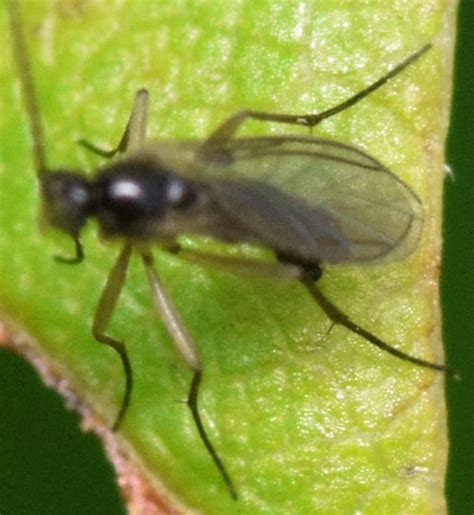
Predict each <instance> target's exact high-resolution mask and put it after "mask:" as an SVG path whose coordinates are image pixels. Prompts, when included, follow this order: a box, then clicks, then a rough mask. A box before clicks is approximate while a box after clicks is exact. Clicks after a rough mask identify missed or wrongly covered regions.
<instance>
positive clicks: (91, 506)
mask: <svg viewBox="0 0 474 515" xmlns="http://www.w3.org/2000/svg"><path fill="white" fill-rule="evenodd" d="M473 97H474V1H473V0H464V1H462V2H461V5H460V10H459V32H458V46H457V52H456V71H455V90H454V104H453V110H452V122H451V129H450V135H449V139H448V154H447V162H448V163H449V165H450V166H451V167H452V169H453V172H454V181H453V180H450V179H449V178H448V179H447V180H446V184H445V208H444V209H445V210H444V256H443V275H442V304H443V312H444V341H445V346H446V360H447V363H449V365H450V366H452V367H453V368H455V369H457V370H458V371H459V372H460V374H461V377H462V381H460V382H454V381H448V382H447V399H448V409H449V430H450V460H449V469H448V478H447V487H446V488H447V497H448V504H449V508H450V513H451V515H464V514H466V515H467V514H472V513H474V372H473V369H474V272H473V269H474V243H473V240H474V229H473V224H474V131H473V130H472V127H474V124H473V123H472V122H473V120H474V98H473ZM470 128H471V130H470ZM6 414H8V415H6ZM0 513H1V514H2V515H22V514H25V515H26V514H28V515H30V514H31V513H35V514H36V515H42V514H45V515H51V514H55V513H61V514H62V515H68V514H71V515H76V514H79V513H87V514H88V515H94V514H100V515H103V514H105V513H106V514H110V515H115V514H121V513H124V511H123V508H122V507H121V502H120V498H119V494H118V491H117V487H116V486H115V483H114V479H113V471H112V468H111V466H110V465H109V464H108V462H107V461H106V460H105V457H104V454H103V451H102V449H101V447H100V445H99V443H98V441H97V440H96V438H95V437H94V436H92V435H87V434H83V433H81V432H80V431H79V429H78V423H77V417H76V415H75V414H73V413H71V412H69V411H66V410H65V409H64V407H63V401H62V399H60V398H59V397H58V396H57V395H56V394H55V393H54V392H53V391H51V390H48V389H46V388H44V387H43V386H42V384H41V383H40V382H39V379H38V378H37V375H36V373H35V372H34V371H33V370H32V369H31V367H30V366H29V365H28V364H26V363H25V362H24V361H23V360H21V359H20V358H19V357H17V356H15V355H14V354H11V353H9V352H6V351H0Z"/></svg>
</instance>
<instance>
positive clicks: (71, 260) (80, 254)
mask: <svg viewBox="0 0 474 515" xmlns="http://www.w3.org/2000/svg"><path fill="white" fill-rule="evenodd" d="M72 239H73V241H74V249H75V252H76V255H75V256H74V257H64V256H58V255H56V256H53V257H54V261H56V262H57V263H62V264H63V265H78V264H79V263H82V261H83V260H84V249H83V248H82V242H81V239H80V238H79V235H78V234H73V235H72Z"/></svg>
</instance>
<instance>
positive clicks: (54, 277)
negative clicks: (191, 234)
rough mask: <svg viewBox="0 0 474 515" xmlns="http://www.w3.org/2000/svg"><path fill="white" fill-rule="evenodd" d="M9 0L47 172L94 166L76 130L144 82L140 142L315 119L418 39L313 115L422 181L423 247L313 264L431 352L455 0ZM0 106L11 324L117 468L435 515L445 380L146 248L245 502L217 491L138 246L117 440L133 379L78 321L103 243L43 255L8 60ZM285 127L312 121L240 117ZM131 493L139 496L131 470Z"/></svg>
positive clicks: (315, 502)
mask: <svg viewBox="0 0 474 515" xmlns="http://www.w3.org/2000/svg"><path fill="white" fill-rule="evenodd" d="M24 4H25V5H24V8H23V10H24V22H25V28H26V33H27V37H28V41H29V46H30V51H31V55H32V60H33V63H34V64H33V67H34V72H35V77H36V82H37V84H38V89H39V95H40V104H41V110H42V113H43V115H44V119H45V127H46V133H47V141H48V157H49V161H50V165H51V166H52V167H59V166H65V167H68V168H73V169H76V168H77V169H86V170H87V171H88V172H89V173H92V170H93V169H94V167H96V166H97V165H99V164H100V163H101V162H102V161H101V160H100V159H98V158H96V157H94V156H91V155H89V154H87V153H86V152H85V151H84V150H83V149H81V148H79V147H78V146H77V145H76V144H75V141H76V140H77V139H78V138H81V137H85V138H87V139H88V140H91V141H93V142H94V143H97V144H99V145H101V146H105V147H112V146H113V145H115V144H116V143H117V142H118V140H119V139H120V137H121V133H122V131H123V129H124V126H125V123H126V121H127V118H128V114H129V111H130V108H131V104H132V100H133V95H134V92H135V91H136V90H137V89H139V88H141V87H147V88H148V89H149V90H150V92H151V95H152V96H151V106H150V107H151V120H150V127H149V134H150V135H151V136H152V137H153V138H155V137H156V138H158V137H160V138H187V137H200V138H204V137H205V136H206V135H207V134H209V133H210V131H211V130H212V129H213V128H215V127H216V126H217V125H218V123H219V122H220V121H222V120H223V119H224V118H225V117H226V116H228V115H230V114H231V113H232V112H234V111H236V110H238V109H240V108H242V107H251V108H253V109H259V110H267V111H277V112H291V113H306V112H317V111H321V110H324V109H326V108H328V107H330V106H332V105H334V104H336V103H338V102H340V101H341V100H343V99H345V98H347V97H348V96H350V95H351V94H353V93H355V92H357V91H359V90H360V89H362V88H363V87H364V86H366V85H367V84H369V83H370V82H372V81H373V80H375V79H377V78H378V77H379V76H381V75H382V74H383V73H384V72H386V71H387V70H388V69H390V68H391V67H393V66H394V65H396V64H398V63H399V62H400V61H402V60H403V59H404V58H406V57H407V56H408V55H409V54H410V53H412V52H413V51H415V50H417V49H419V48H420V47H421V46H423V45H424V44H426V43H427V42H429V41H432V42H433V44H434V49H433V50H432V51H431V52H430V53H429V54H427V55H426V56H424V57H423V58H422V59H421V60H420V61H419V62H417V63H416V64H414V65H413V66H411V67H410V68H409V69H407V70H406V71H405V72H404V73H402V74H401V75H400V76H398V77H397V78H396V79H394V80H393V81H391V82H390V83H388V84H387V85H386V86H384V88H383V89H382V90H380V91H379V92H377V93H375V94H374V95H373V96H371V97H369V98H367V99H366V100H364V101H363V102H361V103H360V104H358V105H357V106H354V107H353V108H351V109H350V110H348V111H346V112H344V113H342V114H340V115H338V116H337V117H335V118H332V119H330V120H327V121H326V122H324V124H322V125H321V126H320V127H318V129H317V134H318V135H322V136H326V137H330V138H333V139H337V140H339V141H343V142H345V143H349V144H352V145H355V146H356V147H358V148H361V149H363V150H365V151H366V152H368V153H369V154H371V155H373V156H374V157H375V158H377V159H379V160H381V161H382V162H383V163H384V164H385V165H386V166H388V167H389V168H390V169H391V170H393V171H394V172H395V173H396V174H397V175H399V176H400V177H401V178H402V179H403V180H404V181H406V182H407V183H408V184H409V185H410V186H412V187H413V189H414V190H415V191H416V193H417V194H418V195H419V196H420V197H421V198H422V201H423V204H424V207H425V233H424V237H423V241H422V244H421V245H420V248H419V249H418V251H417V252H416V253H415V254H413V255H412V256H410V257H409V258H408V259H406V260H404V261H403V262H399V263H393V264H388V265H383V266H382V265H377V266H375V265H374V266H366V267H348V266H344V267H327V268H326V269H325V274H324V277H323V278H322V279H321V281H320V287H321V289H322V290H323V291H324V292H325V294H326V295H327V296H328V297H329V298H330V299H331V300H332V301H334V302H335V303H336V304H337V305H338V306H340V307H341V308H342V309H343V310H344V311H346V312H347V314H348V315H349V316H350V317H351V319H353V320H354V321H356V322H357V323H359V324H361V325H362V326H364V327H366V328H368V329H369V330H371V331H373V332H374V333H376V334H377V335H379V336H380V337H381V338H383V339H384V340H386V341H388V342H391V343H392V344H393V345H394V346H397V347H398V348H400V349H402V350H404V351H405V352H409V353H410V354H412V355H416V356H420V357H424V358H425V359H429V360H432V361H437V362H440V361H442V359H443V358H442V351H441V344H440V337H439V308H438V300H437V299H438V286H437V278H438V262H439V246H440V194H441V193H440V192H441V183H442V179H443V173H444V172H443V144H444V138H445V135H446V126H447V110H448V102H449V90H450V86H449V84H450V82H449V81H450V66H451V60H450V53H451V50H452V48H451V46H452V30H453V28H452V27H453V6H452V3H446V2H443V1H441V0H432V1H430V2H427V1H426V0H418V1H413V0H410V1H408V0H406V1H405V0H396V1H395V0H393V1H384V2H382V1H376V0H372V1H366V2H359V3H357V5H356V4H355V3H354V2H345V1H338V2H333V1H330V0H327V1H319V2H310V1H307V2H273V1H260V2H250V1H242V2H232V3H229V2H222V1H221V2H216V1H211V0H201V1H194V2H187V3H186V2H183V3H178V2H176V3H170V2H159V1H155V2H145V1H141V2H123V3H113V2H88V3H80V2H79V3H75V2H65V3H59V4H55V3H52V4H46V5H41V4H40V3H36V2H25V3H24ZM2 15H3V16H2V18H1V23H2V25H1V28H2V33H5V34H6V33H7V31H8V29H7V26H6V18H5V16H4V12H3V10H2ZM6 45H7V43H5V44H4V48H6ZM0 112H1V113H2V117H1V120H0V133H1V141H2V144H1V148H0V167H1V168H0V227H1V234H0V256H2V258H1V259H0V308H1V313H2V318H3V319H4V320H5V321H6V322H7V324H8V325H9V327H10V328H11V329H13V330H15V331H18V332H19V333H22V334H27V335H28V342H29V347H28V349H29V351H28V352H27V353H26V354H28V355H29V356H30V357H31V356H33V355H34V356H36V357H38V358H39V360H40V361H39V362H40V363H41V367H47V368H48V370H49V375H48V377H49V378H50V379H51V378H56V379H57V381H56V382H57V384H58V381H59V380H61V381H66V383H64V382H62V383H61V385H62V386H64V384H67V385H69V388H71V389H72V391H73V392H74V393H75V395H77V398H78V399H79V403H80V405H79V409H80V410H81V412H82V413H87V417H88V418H87V420H88V423H89V424H91V425H93V426H94V427H95V428H96V429H97V430H99V431H101V428H102V432H101V434H102V435H103V437H104V439H105V440H106V441H107V442H108V449H109V453H111V454H112V458H113V459H115V462H116V463H117V462H118V461H119V459H118V455H117V447H114V446H118V448H119V449H120V451H121V452H124V453H126V456H127V458H128V460H129V462H130V463H131V464H132V466H133V467H136V469H137V470H138V472H139V474H140V475H141V476H142V477H143V478H145V480H146V481H148V482H149V486H150V488H151V489H152V490H153V491H154V492H155V493H154V496H153V497H154V498H156V497H158V496H159V497H160V498H162V499H164V502H166V503H171V504H172V505H173V506H175V507H176V506H181V507H187V508H189V509H191V508H194V509H200V510H202V512H204V513H223V512H225V513H234V512H235V513H237V512H239V513H354V512H364V513H381V512H383V513H417V514H419V513H439V512H443V511H444V509H445V508H444V499H443V483H444V468H445V463H446V433H445V413H444V400H443V377H442V375H441V374H436V373H434V372H431V371H429V370H425V369H420V368H416V367H414V366H412V365H410V364H407V363H404V362H401V361H399V360H397V359H395V358H393V357H392V356H390V355H388V354H386V353H382V352H380V351H378V350H377V349H374V348H372V347H371V346H370V345H369V344H368V343H367V342H365V341H364V340H362V339H361V338H359V337H356V336H355V335H353V334H351V333H349V332H348V331H347V330H345V329H343V328H340V327H333V328H331V324H330V322H329V321H328V320H327V318H326V317H325V316H324V314H323V313H322V312H321V310H320V309H319V308H318V306H316V305H315V304H314V302H312V300H311V299H310V298H309V297H308V295H307V294H306V293H305V291H304V289H303V288H302V287H300V286H298V285H293V284H287V283H282V282H278V281H272V280H269V279H249V278H242V277H238V276H234V275H232V274H229V273H224V272H220V271H216V270H210V269H206V268H204V267H201V266H197V265H190V264H189V263H187V262H184V261H183V260H181V259H180V258H179V257H174V256H169V255H166V254H163V253H160V252H158V251H157V252H156V261H157V264H158V265H159V269H160V272H161V274H162V276H163V280H164V281H165V283H166V285H167V288H168V290H169V292H170V294H171V296H172V298H173V299H174V301H175V303H176V305H177V307H178V309H179V311H180V312H181V314H182V316H183V318H184V320H185V322H186V325H187V327H188V329H189V331H190V332H191V334H192V335H193V337H194V338H195V340H196V342H197V345H198V348H199V351H200V353H201V357H202V361H203V364H204V382H203V386H202V390H201V410H202V413H203V417H204V423H205V425H206V427H207V429H208V432H209V434H210V437H211V439H212V441H213V443H214V444H215V446H216V447H217V449H218V452H219V454H220V456H221V457H222V459H223V460H224V462H225V463H226V466H227V467H228V469H229V472H230V474H231V475H232V478H233V480H234V482H235V483H236V486H237V489H238V491H239V496H240V497H239V500H238V501H237V502H234V501H233V500H232V499H231V498H230V496H229V493H228V491H227V490H226V488H225V485H224V484H223V482H222V479H221V478H220V476H219V474H218V473H217V471H216V469H215V467H214V465H213V463H212V461H211V459H210V457H209V455H208V454H207V453H206V451H205V449H204V448H203V445H202V443H201V442H200V440H199V438H198V436H197V431H196V428H195V427H194V425H193V423H192V419H191V415H190V413H189V411H188V410H187V408H186V406H185V405H184V404H182V403H181V402H180V401H182V400H183V399H185V398H186V396H187V391H188V388H189V383H190V380H191V374H190V373H189V371H188V370H187V369H186V368H185V366H184V365H183V363H182V361H181V360H180V358H179V356H178V355H177V354H176V352H175V351H174V349H173V347H172V346H171V343H170V339H169V337H168V336H167V334H166V332H165V330H164V328H163V326H162V324H161V323H160V322H159V320H157V319H156V316H155V315H154V313H153V310H152V306H151V300H150V295H149V292H148V290H147V285H146V281H145V277H144V274H143V270H142V268H141V263H140V262H139V260H138V259H137V260H134V261H133V262H132V266H131V271H130V277H129V281H128V283H127V285H126V288H125V290H124V292H123V294H122V296H121V299H120V302H119V306H118V308H117V311H116V313H115V315H114V318H113V322H112V324H111V327H110V333H111V334H112V335H113V336H114V337H116V338H119V339H123V340H124V341H125V342H126V344H127V348H128V351H129V355H130V359H131V361H132V365H133V370H134V376H135V389H134V391H133V397H132V404H131V407H130V410H129V412H128V414H127V416H126V419H125V421H124V425H123V428H122V431H121V432H120V433H119V435H118V437H117V439H115V440H114V438H113V437H112V436H111V435H110V434H107V432H106V431H104V429H105V428H106V427H107V426H108V425H110V423H111V422H112V420H113V419H114V417H115V415H116V412H117V410H118V407H119V404H120V399H121V396H122V393H123V386H124V378H123V374H122V369H121V365H120V362H119V360H118V358H117V356H116V355H115V354H114V353H113V352H112V351H111V350H110V349H108V348H104V347H102V346H100V345H98V344H96V343H95V342H94V340H93V338H92V336H91V320H92V316H93V313H94V309H95V306H96V303H97V300H98V298H99V296H100V292H101V288H102V286H103V284H104V281H105V278H106V275H107V273H108V271H109V270H110V268H111V266H112V263H113V261H114V259H115V256H116V254H117V253H118V251H119V246H118V244H103V243H101V242H100V241H99V240H98V238H97V236H96V231H95V227H94V226H93V224H91V226H90V227H89V228H88V229H87V231H86V232H85V234H84V244H85V250H86V261H85V263H84V264H83V265H81V266H69V267H68V266H62V265H60V264H58V263H55V262H54V261H53V260H52V256H53V255H54V254H56V253H61V254H63V255H68V254H69V253H71V252H72V246H71V243H70V242H69V241H68V240H67V239H66V238H64V237H63V236H61V235H58V234H54V233H53V232H47V233H46V234H40V232H39V231H38V230H37V222H36V219H37V211H38V192H37V185H36V183H35V179H34V175H33V172H32V162H31V145H30V142H29V139H28V137H27V128H26V120H25V115H24V108H23V106H22V103H21V100H20V95H19V84H18V79H17V74H16V71H15V69H14V66H13V63H12V62H11V60H10V62H8V63H5V65H4V66H3V67H2V69H1V70H0ZM288 132H292V133H295V132H299V133H303V134H304V133H306V131H305V130H304V129H293V128H288V127H284V126H283V127H282V126H271V127H268V126H265V125H264V124H261V123H260V124H259V123H249V124H248V125H246V126H245V128H244V130H243V133H245V134H268V133H288ZM186 241H187V243H188V244H189V245H201V246H204V247H205V248H206V246H208V245H211V243H209V242H205V241H204V242H203V241H200V240H192V239H188V240H186ZM233 252H236V253H241V254H243V255H249V254H251V253H255V252H257V251H256V250H255V249H251V248H249V247H246V246H241V247H239V248H235V249H233ZM37 363H38V362H37ZM85 410H86V411H85ZM88 410H90V411H88ZM102 424H103V426H102ZM113 449H115V451H116V453H115V454H113ZM122 472H123V470H122ZM124 490H125V493H126V495H127V496H128V497H129V505H130V509H131V510H132V511H133V510H135V511H136V510H138V509H139V508H138V507H137V506H138V501H137V497H136V496H135V494H136V492H133V491H132V490H131V489H130V483H129V484H128V485H127V486H126V487H125V488H124ZM150 502H151V501H150Z"/></svg>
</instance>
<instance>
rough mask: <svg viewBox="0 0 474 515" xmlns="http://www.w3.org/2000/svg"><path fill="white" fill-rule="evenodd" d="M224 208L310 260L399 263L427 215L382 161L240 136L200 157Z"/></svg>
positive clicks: (316, 145) (317, 142) (309, 142)
mask: <svg viewBox="0 0 474 515" xmlns="http://www.w3.org/2000/svg"><path fill="white" fill-rule="evenodd" d="M196 156H197V157H196V162H195V163H196V165H197V168H198V170H199V174H201V176H203V175H204V176H205V177H206V178H212V180H209V189H210V191H211V192H212V194H213V198H214V200H215V202H216V203H217V204H218V205H219V206H220V208H221V209H222V210H223V211H224V212H225V213H226V214H227V215H228V216H231V217H232V218H234V219H235V221H236V222H237V223H239V224H241V225H244V226H247V227H248V230H249V232H251V233H252V234H253V235H254V238H255V239H257V240H259V241H261V242H262V243H265V244H267V245H269V246H272V247H273V248H275V249H276V250H278V251H280V252H283V253H287V254H290V255H294V256H295V257H299V258H301V259H307V260H309V261H319V262H322V263H344V262H346V263H350V262H364V261H373V260H382V259H383V260H396V259H402V258H404V257H406V256H407V255H408V254H410V253H411V252H412V251H413V250H414V249H415V248H416V246H417V244H418V241H419V238H420V234H421V230H422V226H423V210H422V205H421V203H420V200H419V199H418V197H417V196H416V195H415V193H414V192H413V191H412V190H411V189H410V188H409V187H408V186H407V185H406V184H405V183H403V182H402V181H401V180H400V179H398V178H397V177H396V176H395V175H394V174H393V173H392V172H390V171H389V170H388V169H387V168H385V167H384V166H383V165H382V164H380V163H379V162H378V161H376V160H375V159H373V158H372V157H370V156H368V155H367V154H365V153H363V152H361V151H360V150H358V149H356V148H354V147H351V146H348V145H344V144H341V143H338V142H334V141H329V140H323V139H318V138H312V137H288V136H284V137H268V138H236V139H232V140H230V141H227V142H225V143H222V144H219V143H211V144H206V145H205V146H204V147H203V148H202V150H201V151H200V152H198V153H197V154H196Z"/></svg>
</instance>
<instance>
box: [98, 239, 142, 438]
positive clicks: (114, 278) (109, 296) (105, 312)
mask: <svg viewBox="0 0 474 515" xmlns="http://www.w3.org/2000/svg"><path fill="white" fill-rule="evenodd" d="M131 251H132V248H131V246H130V244H129V243H127V244H126V245H125V247H124V248H123V249H122V251H121V252H120V255H119V257H118V259H117V261H116V263H115V265H114V267H113V268H112V270H111V271H110V273H109V276H108V277H107V282H106V283H105V287H104V289H103V290H102V295H101V297H100V300H99V304H98V306H97V309H96V312H95V315H94V322H93V324H92V334H93V335H94V338H95V339H96V340H97V341H98V342H99V343H103V344H105V345H108V346H109V347H112V349H114V350H115V351H116V352H117V353H118V355H119V356H120V359H121V360H122V366H123V371H124V374H125V393H124V396H123V398H122V404H121V406H120V410H119V412H118V415H117V418H116V419H115V422H114V423H113V425H112V430H113V431H116V430H117V429H118V428H119V426H120V424H121V422H122V420H123V417H124V416H125V413H126V412H127V408H128V406H129V404H130V396H131V393H132V386H133V381H132V367H131V366H130V360H129V359H128V355H127V351H126V349H125V345H124V344H123V342H119V341H117V340H114V339H113V338H111V337H110V336H107V335H106V334H105V331H106V330H107V326H108V324H109V321H110V318H111V316H112V314H113V312H114V309H115V306H116V304H117V300H118V298H119V295H120V292H121V290H122V287H123V285H124V284H125V279H126V277H127V268H128V263H129V260H130V254H131Z"/></svg>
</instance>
